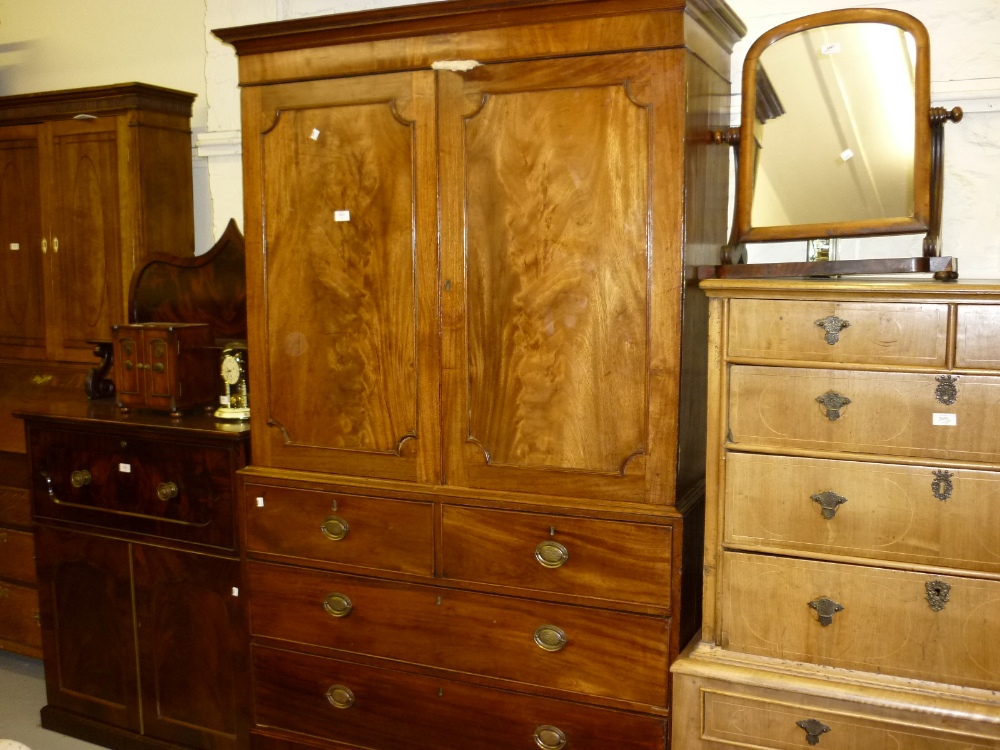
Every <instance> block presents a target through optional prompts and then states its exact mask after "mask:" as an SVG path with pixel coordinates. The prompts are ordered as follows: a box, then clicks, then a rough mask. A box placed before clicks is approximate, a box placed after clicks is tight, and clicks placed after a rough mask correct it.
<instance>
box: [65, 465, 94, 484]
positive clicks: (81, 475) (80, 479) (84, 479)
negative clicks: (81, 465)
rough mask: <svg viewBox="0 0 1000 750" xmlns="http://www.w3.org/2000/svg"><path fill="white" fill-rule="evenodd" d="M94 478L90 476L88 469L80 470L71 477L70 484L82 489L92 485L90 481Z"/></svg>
mask: <svg viewBox="0 0 1000 750" xmlns="http://www.w3.org/2000/svg"><path fill="white" fill-rule="evenodd" d="M92 478H93V477H91V476H90V472H89V471H87V470H86V469H80V470H79V471H74V472H73V473H72V474H70V475H69V483H70V484H71V485H73V486H74V487H76V488H77V489H80V488H81V487H83V486H85V485H88V484H90V480H91V479H92Z"/></svg>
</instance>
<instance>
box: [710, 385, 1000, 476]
mask: <svg viewBox="0 0 1000 750" xmlns="http://www.w3.org/2000/svg"><path fill="white" fill-rule="evenodd" d="M729 398H730V409H729V430H730V432H731V434H732V442H733V443H735V445H736V446H737V447H739V446H742V445H753V446H765V447H777V448H785V449H800V450H831V451H848V452H854V453H871V454H889V455H902V456H919V457H926V458H940V459H951V460H955V461H958V460H968V461H988V462H994V461H997V460H998V459H1000V441H997V439H996V435H995V431H994V430H993V425H996V424H998V422H1000V378H996V377H991V376H984V375H956V376H953V375H934V374H933V373H926V374H918V373H905V372H902V373H900V372H852V371H842V370H813V369H795V368H788V367H754V366H734V367H732V369H731V379H730V393H729Z"/></svg>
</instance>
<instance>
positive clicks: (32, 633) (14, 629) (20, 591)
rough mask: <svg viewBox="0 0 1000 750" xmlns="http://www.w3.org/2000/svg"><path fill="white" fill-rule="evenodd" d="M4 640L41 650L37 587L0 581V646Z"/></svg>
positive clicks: (3, 644)
mask: <svg viewBox="0 0 1000 750" xmlns="http://www.w3.org/2000/svg"><path fill="white" fill-rule="evenodd" d="M5 641H8V642H11V643H13V644H21V645H23V646H27V647H29V648H30V649H32V650H35V651H40V650H41V648H42V631H41V628H39V626H38V591H37V589H34V588H31V587H29V586H18V585H15V584H9V583H3V582H2V581H0V648H3V647H4V646H5V645H6V644H5V643H4V642H5Z"/></svg>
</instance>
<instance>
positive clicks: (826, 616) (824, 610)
mask: <svg viewBox="0 0 1000 750" xmlns="http://www.w3.org/2000/svg"><path fill="white" fill-rule="evenodd" d="M809 606H810V607H812V608H813V609H815V610H816V614H817V615H819V624H820V625H822V626H823V627H824V628H825V627H826V626H827V625H829V624H830V623H832V622H833V616H834V615H835V614H837V613H838V612H843V611H844V608H843V606H842V605H840V604H837V602H835V601H834V600H833V599H828V598H827V597H825V596H824V597H821V598H819V599H814V600H813V601H811V602H809Z"/></svg>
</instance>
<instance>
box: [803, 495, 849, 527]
mask: <svg viewBox="0 0 1000 750" xmlns="http://www.w3.org/2000/svg"><path fill="white" fill-rule="evenodd" d="M811 497H812V499H813V500H815V501H816V502H817V503H819V507H820V508H822V509H823V518H825V519H826V520H827V521H829V520H830V519H831V518H833V517H834V516H835V515H837V506H840V505H843V504H844V503H846V502H847V498H846V497H844V496H843V495H838V494H837V493H836V492H831V491H830V490H827V491H826V492H818V493H816V494H815V495H812V496H811Z"/></svg>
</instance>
